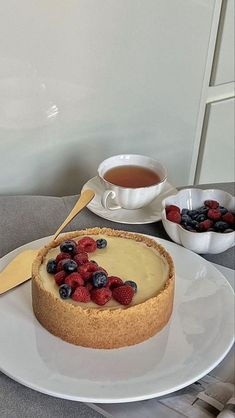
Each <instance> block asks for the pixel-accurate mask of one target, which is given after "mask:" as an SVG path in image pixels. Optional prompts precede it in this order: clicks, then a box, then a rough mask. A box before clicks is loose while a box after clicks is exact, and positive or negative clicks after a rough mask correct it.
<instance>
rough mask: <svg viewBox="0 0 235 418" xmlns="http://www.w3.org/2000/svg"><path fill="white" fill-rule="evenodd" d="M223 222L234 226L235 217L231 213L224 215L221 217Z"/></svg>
mask: <svg viewBox="0 0 235 418" xmlns="http://www.w3.org/2000/svg"><path fill="white" fill-rule="evenodd" d="M222 219H223V221H225V222H228V224H234V222H235V216H234V215H233V214H232V213H231V212H227V213H225V215H223V216H222Z"/></svg>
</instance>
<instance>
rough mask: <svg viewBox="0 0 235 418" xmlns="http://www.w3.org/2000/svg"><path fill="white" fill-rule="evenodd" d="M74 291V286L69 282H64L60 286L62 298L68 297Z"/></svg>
mask: <svg viewBox="0 0 235 418" xmlns="http://www.w3.org/2000/svg"><path fill="white" fill-rule="evenodd" d="M71 293H72V287H71V286H69V285H68V284H62V285H61V286H60V287H59V294H60V297H61V298H62V299H68V298H69V297H70V295H71Z"/></svg>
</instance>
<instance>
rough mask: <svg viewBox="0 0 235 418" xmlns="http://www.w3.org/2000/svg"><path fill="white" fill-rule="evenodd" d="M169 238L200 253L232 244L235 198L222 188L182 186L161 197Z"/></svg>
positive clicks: (234, 232)
mask: <svg viewBox="0 0 235 418" xmlns="http://www.w3.org/2000/svg"><path fill="white" fill-rule="evenodd" d="M162 206H163V209H162V223H163V226H164V228H165V230H166V232H167V234H168V235H169V236H170V238H171V239H172V240H173V241H175V242H176V243H177V244H181V245H183V246H184V247H185V248H188V249H189V250H191V251H194V252H196V253H199V254H218V253H221V252H223V251H226V250H227V249H229V248H231V247H233V246H234V244H235V231H234V229H235V223H234V222H235V212H234V209H235V198H234V197H233V196H232V195H230V194H229V193H227V192H224V191H222V190H215V189H210V190H202V189H192V188H190V189H189V188H188V189H183V190H181V191H179V192H178V193H177V194H175V195H172V196H168V197H167V198H166V199H164V200H163V201H162Z"/></svg>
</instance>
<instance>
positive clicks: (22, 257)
mask: <svg viewBox="0 0 235 418" xmlns="http://www.w3.org/2000/svg"><path fill="white" fill-rule="evenodd" d="M94 196H95V193H94V192H93V190H89V189H86V190H84V191H83V192H82V193H81V195H80V197H79V199H78V201H77V203H76V204H75V206H74V207H73V209H72V210H71V212H70V213H69V215H68V216H67V218H66V219H65V221H64V222H63V223H62V225H61V226H60V227H59V228H58V229H57V231H56V233H55V234H54V235H53V238H52V241H54V240H55V239H56V238H57V237H58V235H59V234H60V232H61V231H62V230H63V229H64V228H65V227H66V226H67V225H68V224H69V222H71V221H72V219H73V218H74V217H75V216H76V215H77V214H78V213H79V212H80V211H81V210H82V209H83V208H84V207H86V206H87V205H88V203H89V202H90V201H91V200H92V199H93V197H94ZM37 253H38V249H36V250H25V251H22V252H21V253H20V254H18V255H17V256H16V257H15V258H14V259H13V260H12V261H11V262H10V263H9V264H8V265H7V266H6V267H5V268H4V270H2V271H1V272H0V295H1V294H2V293H5V292H7V291H8V290H10V289H13V288H14V287H16V286H18V285H19V284H21V283H24V282H26V281H27V280H29V279H30V278H31V269H32V263H33V260H34V259H35V257H36V255H37Z"/></svg>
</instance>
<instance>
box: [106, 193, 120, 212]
mask: <svg viewBox="0 0 235 418" xmlns="http://www.w3.org/2000/svg"><path fill="white" fill-rule="evenodd" d="M115 197H116V193H115V192H114V191H113V190H105V192H104V193H103V195H102V197H101V203H102V206H103V207H104V208H105V209H109V210H116V209H121V206H119V205H114V204H113V203H111V200H114V199H115ZM110 203H111V204H110Z"/></svg>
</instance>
